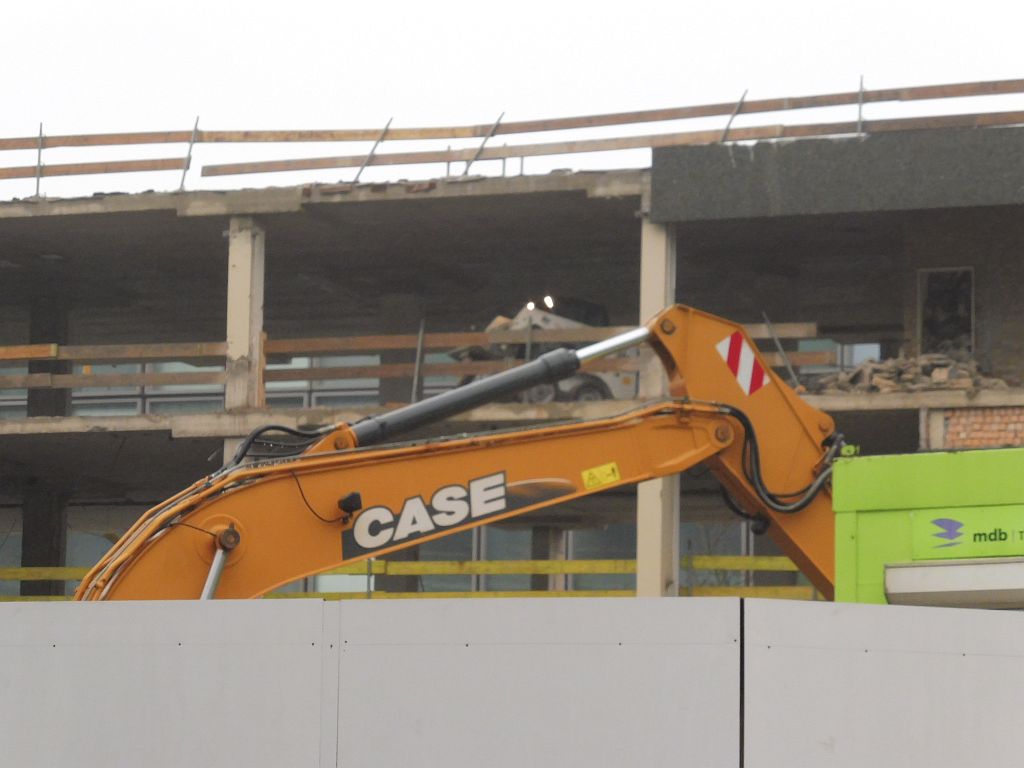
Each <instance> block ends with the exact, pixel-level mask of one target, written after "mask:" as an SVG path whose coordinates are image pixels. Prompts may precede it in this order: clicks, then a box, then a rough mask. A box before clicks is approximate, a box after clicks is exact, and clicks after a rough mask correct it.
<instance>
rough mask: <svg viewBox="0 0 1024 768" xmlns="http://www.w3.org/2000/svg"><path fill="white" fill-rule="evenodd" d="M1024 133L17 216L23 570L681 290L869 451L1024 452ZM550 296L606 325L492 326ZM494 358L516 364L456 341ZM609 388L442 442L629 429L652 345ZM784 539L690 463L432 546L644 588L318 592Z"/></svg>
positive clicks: (699, 581) (16, 460) (671, 147)
mask: <svg viewBox="0 0 1024 768" xmlns="http://www.w3.org/2000/svg"><path fill="white" fill-rule="evenodd" d="M1019 85H1020V84H1018V85H1017V86H1015V87H1017V88H1018V90H1019V89H1020V88H1019ZM990 92H998V91H992V90H991V88H990ZM1004 92H1005V91H1004ZM952 95H955V94H952ZM864 97H865V94H863V93H862V94H860V98H861V99H864ZM896 98H900V97H896ZM847 103H849V102H847ZM738 109H739V107H737V111H738ZM765 111H767V110H765ZM725 114H728V112H726V113H725ZM997 114H1000V115H1004V114H1007V113H997ZM1013 114H1016V117H1005V118H1000V119H999V120H996V119H992V118H989V119H987V120H983V119H979V117H978V116H976V115H973V116H966V117H965V116H956V117H955V118H948V119H946V120H945V122H943V120H942V119H939V118H933V119H931V122H920V121H919V122H916V123H915V122H914V121H913V120H910V119H908V120H905V121H904V124H901V125H890V126H886V125H882V124H881V123H884V122H885V121H879V125H877V126H872V125H870V124H865V125H857V128H858V130H852V129H850V128H849V127H846V128H837V127H835V126H831V127H830V128H829V130H824V129H823V130H820V131H818V132H817V134H815V133H814V132H812V131H808V130H804V131H803V133H800V132H797V133H796V134H795V135H794V134H786V133H785V132H782V133H779V134H777V135H769V134H758V133H757V132H756V131H755V130H754V129H751V128H746V129H736V131H735V133H733V134H729V133H728V132H729V128H728V126H727V127H726V132H725V133H723V134H722V135H721V136H720V137H719V138H718V140H713V141H712V140H703V141H696V140H695V141H684V140H681V139H676V140H675V141H665V142H663V143H657V142H648V145H650V146H653V147H654V150H653V155H652V162H651V167H650V168H649V169H643V170H609V171H592V172H575V173H572V172H564V173H563V172H558V173H548V174H544V175H516V176H506V175H502V176H472V175H469V174H467V175H464V176H459V177H452V176H446V177H443V178H438V179H436V180H431V181H416V182H395V183H364V184H360V183H345V184H319V183H315V184H305V185H300V186H292V187H273V188H262V189H244V190H233V191H224V192H209V191H195V192H184V191H183V192H176V193H160V192H146V193H138V194H124V195H96V196H93V197H90V198H82V199H62V200H58V199H45V198H33V199H27V200H14V201H10V202H5V203H0V345H2V346H0V361H2V362H0V498H2V503H3V509H2V510H0V564H3V565H7V566H14V565H23V566H37V565H38V566H55V565H71V566H84V565H90V564H91V563H93V562H94V561H95V560H96V558H97V557H98V556H99V555H100V554H101V553H102V552H103V551H105V550H106V548H107V547H108V546H109V542H110V539H111V537H112V536H116V535H119V534H120V533H121V532H123V531H124V530H125V529H126V528H127V526H128V525H129V524H130V523H131V521H132V520H134V518H135V517H136V516H137V515H138V514H139V513H140V512H141V511H143V510H144V509H145V508H147V507H149V506H151V505H152V504H154V503H156V502H158V501H160V500H162V499H164V498H166V497H168V496H170V495H171V494H173V493H174V492H176V491H177V490H178V489H180V488H181V487H184V486H185V485H187V484H189V483H190V482H192V481H193V480H195V479H196V478H199V477H201V476H203V475H205V474H208V473H209V472H211V471H213V470H214V469H216V468H217V467H218V466H220V464H221V462H222V461H223V460H224V457H225V454H228V455H230V453H231V452H232V451H233V449H234V446H235V445H236V444H237V442H238V441H239V440H240V439H241V438H242V437H244V436H245V435H246V434H247V433H248V432H250V431H251V430H252V429H254V428H256V427H258V426H261V425H264V424H268V423H277V424H284V425H288V426H293V427H294V426H309V425H321V424H328V423H337V422H352V421H355V420H358V419H359V418H361V417H363V416H365V415H367V414H372V413H379V412H381V411H382V410H384V409H386V408H387V407H388V406H389V405H393V404H396V403H405V402H410V401H411V400H415V399H418V398H422V397H425V396H429V395H431V394H433V393H436V392H440V391H443V390H446V389H450V388H452V387H455V386H458V385H459V384H460V383H462V382H464V381H466V380H467V378H472V377H474V376H480V375H486V374H487V373H488V372H493V371H495V370H500V369H502V368H504V367H508V366H510V365H513V364H515V363H516V362H517V361H522V360H525V359H530V358H532V357H533V356H535V355H536V354H537V353H538V352H539V351H540V350H541V349H542V348H544V349H546V348H548V347H549V346H550V345H552V344H556V343H566V342H567V343H579V342H583V341H586V340H587V339H593V338H599V337H600V335H601V334H602V333H604V335H608V334H609V333H611V332H612V331H610V330H607V329H606V328H605V326H608V327H612V328H621V327H625V326H632V325H636V324H637V323H639V322H641V321H643V320H645V319H646V318H648V317H650V316H651V315H653V314H654V313H655V312H657V311H658V310H659V309H661V308H662V307H663V306H665V305H666V304H669V303H672V302H681V303H685V304H689V305H692V306H695V307H698V308H701V309H704V310H708V311H710V312H713V313H716V314H719V315H722V316H724V317H727V318H730V319H732V320H736V321H739V322H742V323H745V324H747V325H748V329H749V330H750V331H751V334H752V335H753V336H755V337H757V338H758V339H759V340H760V343H761V347H762V350H763V351H765V352H767V353H770V355H771V361H772V363H773V364H775V365H777V366H778V368H777V370H778V371H779V372H781V373H783V374H784V376H785V377H786V378H787V379H789V380H790V381H792V383H793V384H794V385H795V386H798V387H801V388H802V391H803V393H804V394H803V396H804V397H805V398H807V400H808V401H810V402H812V403H813V404H814V405H815V406H816V407H818V408H821V409H823V410H825V411H827V412H829V413H831V414H832V415H834V417H835V419H836V421H837V423H838V425H839V428H840V429H841V430H842V431H843V432H844V434H845V435H846V438H847V440H848V441H849V442H851V443H854V444H856V445H859V446H860V448H861V450H862V452H865V453H903V452H913V451H917V450H922V449H923V450H929V449H938V448H960V447H978V446H995V445H1021V444H1024V389H1022V388H1021V376H1022V364H1024V341H1022V339H1024V333H1021V330H1022V328H1020V327H1019V326H1020V325H1021V324H1022V323H1024V320H1021V319H1020V313H1019V312H1018V311H1017V304H1018V300H1017V293H1018V292H1019V287H1020V286H1021V285H1022V284H1024V279H1022V278H1024V274H1022V272H1024V263H1022V261H1021V259H1020V258H1019V256H1018V252H1019V250H1020V248H1021V244H1022V243H1024V223H1022V222H1024V219H1022V216H1021V210H1022V206H1024V180H1022V170H1021V164H1020V163H1019V162H1017V161H1016V158H1018V157H1020V156H1021V154H1022V150H1024V127H1020V124H1024V116H1022V115H1021V114H1019V113H1013ZM734 115H735V113H734ZM734 115H733V116H734ZM968 118H970V119H968ZM730 123H731V119H730ZM805 128H806V126H805ZM872 128H876V129H877V130H872ZM535 130H539V129H535ZM493 132H494V131H493V130H492V131H491V133H493ZM485 135H490V134H485ZM648 138H649V137H648ZM705 138H706V137H705ZM485 141H486V140H485ZM2 146H3V145H2V144H0V148H2ZM637 146H640V145H639V144H637ZM375 148H376V147H375ZM480 150H482V152H481V151H478V152H477V153H476V154H477V155H479V156H481V157H482V158H483V159H487V157H489V155H486V154H483V152H486V151H488V150H486V149H485V148H484V146H483V145H481V147H480ZM371 157H372V153H371ZM453 157H454V159H455V160H460V159H461V160H462V161H466V162H469V163H471V162H474V161H475V160H476V158H475V157H473V156H472V153H470V154H467V155H465V156H462V155H453ZM467 167H468V166H467ZM40 171H41V169H37V172H40ZM544 297H549V298H550V300H551V301H550V303H551V304H553V307H552V311H553V313H555V314H559V313H565V314H566V315H575V316H576V317H577V318H579V319H580V320H581V322H582V326H583V327H582V328H581V329H579V332H578V333H577V334H576V335H575V337H574V336H573V334H572V333H563V334H562V336H561V337H559V336H558V334H557V333H556V332H551V331H548V332H546V333H547V335H546V336H545V331H543V329H540V330H538V331H537V332H536V334H535V335H534V332H533V331H532V330H530V331H527V332H525V333H522V332H520V333H519V335H515V334H512V335H508V332H506V336H504V337H503V336H501V331H500V330H499V331H497V332H495V331H494V329H493V328H492V329H491V332H490V333H489V332H488V325H489V324H490V323H491V321H492V320H493V319H494V318H495V316H498V315H504V316H513V315H515V314H516V313H517V312H518V311H519V310H520V309H521V308H522V307H523V306H524V305H526V304H527V302H530V301H532V302H536V303H538V305H539V304H540V302H542V300H543V298H544ZM542 308H543V307H542ZM591 326H595V327H596V328H597V329H599V330H598V331H596V333H597V334H598V335H597V336H594V335H593V334H594V333H595V330H594V328H591ZM588 334H590V335H588ZM545 345H547V346H545ZM465 348H484V349H485V350H486V351H487V352H488V354H487V355H486V357H485V358H481V357H479V356H477V357H473V356H472V355H470V356H469V357H466V356H459V355H457V354H453V352H456V351H457V350H459V349H465ZM606 373H617V374H618V375H619V376H620V379H619V381H620V383H622V382H625V384H624V386H625V391H622V390H620V389H616V390H615V391H612V388H611V387H610V386H609V385H608V384H607V383H602V382H603V381H604V380H603V379H602V378H601V377H600V375H598V374H593V375H592V376H593V379H594V380H593V381H592V382H591V386H590V388H589V389H588V388H584V387H581V386H576V387H574V388H571V389H550V390H547V391H542V392H530V393H526V394H525V395H523V396H521V397H520V398H518V399H516V400H511V401H505V402H496V403H492V404H489V405H486V406H483V407H480V408H477V409H475V410H473V411H471V412H469V413H467V414H464V415H462V416H459V417H457V418H454V419H452V420H450V421H448V422H446V423H445V424H443V425H438V426H437V427H436V428H433V429H432V430H431V431H429V432H425V433H424V434H423V435H422V436H429V435H436V434H441V433H454V432H467V431H488V430H496V429H504V428H508V427H516V426H525V425H531V424H539V423H544V422H549V421H554V420H564V419H578V418H587V417H595V416H604V415H610V414H613V413H619V412H622V411H624V410H626V409H627V408H629V407H633V406H636V405H638V404H639V403H640V402H642V401H644V400H648V399H652V398H656V397H660V396H662V395H663V386H664V385H663V381H662V376H661V374H659V373H658V372H657V370H656V369H653V368H652V367H651V366H650V365H649V364H648V362H647V360H646V358H642V357H640V358H636V357H623V358H621V359H619V360H618V361H617V363H616V364H615V365H614V366H612V367H611V368H609V369H608V370H607V371H606ZM638 508H639V509H640V510H641V516H646V519H647V523H645V524H644V525H643V526H641V528H640V533H639V535H638V533H637V530H638V528H637V520H638ZM666 537H669V538H671V539H672V540H673V542H672V544H673V546H671V547H669V548H667V549H666V547H664V546H663V544H664V542H665V540H666ZM676 546H677V547H678V554H677V553H676V551H675V550H674V547H676ZM666 551H667V552H668V555H667V556H666V555H665V554H663V553H665V552H666ZM774 551H775V550H774V549H773V548H772V545H771V543H770V542H769V541H767V540H766V539H762V538H760V537H755V536H754V535H753V533H752V532H751V530H750V526H749V523H748V521H745V520H743V519H740V518H737V517H735V516H734V515H732V514H731V512H730V511H729V509H728V507H727V505H726V504H725V503H724V502H723V500H722V499H721V496H720V494H719V490H718V487H717V483H716V482H715V481H714V480H713V479H712V478H711V477H710V476H708V475H707V473H703V474H702V473H700V472H691V473H687V474H685V475H684V476H683V477H681V478H680V479H678V480H676V479H671V480H659V481H650V482H649V483H645V484H643V485H642V486H641V487H640V489H639V491H637V492H634V491H632V490H629V491H612V492H608V493H606V494H600V495H598V496H595V497H591V498H588V499H585V500H579V501H576V502H572V503H569V504H566V505H562V506H557V507H553V508H551V509H549V510H546V511H543V512H537V513H532V514H530V515H528V516H525V517H523V518H520V519H518V520H516V521H515V522H509V523H505V524H501V525H492V526H485V527H483V528H479V529H476V530H474V531H470V532H465V533H462V534H458V535H456V536H451V537H448V538H446V539H441V540H438V541H434V542H429V543H427V544H424V545H422V546H421V547H420V548H419V549H418V550H416V551H414V552H413V554H411V555H408V554H407V555H405V556H407V557H415V558H419V559H423V560H432V559H433V560H477V559H479V560H515V559H547V558H551V559H588V558H590V559H611V558H632V557H634V556H635V555H638V559H639V560H640V561H641V566H640V572H639V576H638V577H636V578H634V577H633V576H632V575H599V574H577V575H571V576H564V575H559V576H530V575H487V576H480V575H472V576H429V575H428V576H420V577H409V576H377V577H376V578H374V579H372V584H368V581H371V580H370V578H369V577H365V576H364V577H362V578H360V577H355V576H346V577H327V579H326V580H323V581H321V582H320V583H319V584H318V585H312V584H306V585H298V586H297V587H296V588H297V589H302V590H305V591H310V590H312V589H314V588H319V589H330V590H334V589H341V590H346V589H356V590H363V589H367V588H371V587H372V589H374V590H390V591H400V592H401V591H421V590H445V591H447V590H467V589H472V590H480V591H500V590H527V589H535V590H536V589H559V590H565V589H575V590H587V589H595V590H600V589H616V588H619V589H632V588H634V587H636V588H637V589H639V590H640V591H641V592H643V591H645V590H646V593H648V594H651V593H654V594H659V593H661V592H662V591H663V590H664V588H665V587H664V584H665V583H666V582H665V579H664V578H663V577H664V574H665V573H666V570H668V571H669V572H670V577H669V578H668V583H670V586H671V588H672V589H675V585H674V583H672V582H673V580H678V581H679V582H680V584H681V586H682V588H684V589H687V588H691V589H695V588H697V587H700V586H701V585H706V584H708V583H721V584H729V583H733V581H734V579H735V578H737V577H738V576H737V574H732V575H727V574H715V573H710V574H708V573H704V574H695V573H691V572H688V571H686V570H685V569H684V570H683V571H682V572H680V571H679V569H678V562H679V556H678V555H679V554H681V555H683V556H686V555H694V556H696V555H705V554H755V553H757V554H760V553H769V554H770V553H773V552H774ZM645 563H653V565H651V566H646V565H644V564H645ZM741 578H744V579H752V578H755V577H752V576H750V575H746V576H741ZM756 578H758V579H760V580H761V581H759V582H758V583H771V581H770V580H771V578H774V579H776V580H778V579H782V580H784V581H786V582H787V583H790V584H792V583H793V579H794V578H795V574H783V575H775V576H772V577H769V576H763V575H762V576H759V577H756ZM332 579H333V580H332ZM645 579H648V581H647V582H645ZM18 589H19V586H18V585H17V584H15V583H13V582H7V590H6V591H7V593H14V592H16V591H17V590H18ZM20 589H21V590H22V591H23V594H33V593H44V594H63V593H64V592H65V584H64V583H63V582H25V583H23V584H22V585H21V587H20Z"/></svg>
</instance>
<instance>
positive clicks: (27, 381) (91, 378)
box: [0, 371, 227, 389]
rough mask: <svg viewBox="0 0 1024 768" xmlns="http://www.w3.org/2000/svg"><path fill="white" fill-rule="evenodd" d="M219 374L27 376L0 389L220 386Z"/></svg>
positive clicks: (5, 381)
mask: <svg viewBox="0 0 1024 768" xmlns="http://www.w3.org/2000/svg"><path fill="white" fill-rule="evenodd" d="M226 378H227V374H225V373H224V372H223V371H195V372H192V371H187V372H182V373H75V374H51V373H30V374H28V375H27V376H0V389H47V388H52V389H86V388H89V387H143V386H149V387H157V386H171V385H187V384H193V385H194V384H223V383H224V382H225V380H226Z"/></svg>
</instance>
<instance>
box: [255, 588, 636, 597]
mask: <svg viewBox="0 0 1024 768" xmlns="http://www.w3.org/2000/svg"><path fill="white" fill-rule="evenodd" d="M634 594H635V593H634V592H633V590H631V589H574V590H567V591H565V592H546V591H540V590H538V591H536V592H534V591H531V590H509V591H507V592H499V591H494V592H371V593H370V594H369V595H368V594H367V593H366V592H274V593H271V594H269V595H267V597H268V598H273V599H286V600H287V599H297V598H314V599H319V600H422V599H436V598H445V597H447V598H454V597H457V598H460V599H461V598H466V597H468V598H477V597H633V596H634Z"/></svg>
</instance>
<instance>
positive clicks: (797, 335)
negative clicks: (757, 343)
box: [743, 323, 818, 339]
mask: <svg viewBox="0 0 1024 768" xmlns="http://www.w3.org/2000/svg"><path fill="white" fill-rule="evenodd" d="M743 330H745V331H746V332H747V335H748V336H749V337H750V338H752V339H770V338H771V337H772V335H771V332H770V331H769V330H768V326H767V325H765V324H764V323H750V324H749V325H744V326H743ZM772 330H773V331H775V335H776V336H778V337H779V338H780V339H815V338H817V337H818V324H817V323H772Z"/></svg>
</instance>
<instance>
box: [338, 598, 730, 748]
mask: <svg viewBox="0 0 1024 768" xmlns="http://www.w3.org/2000/svg"><path fill="white" fill-rule="evenodd" d="M341 616H342V618H341V637H342V654H341V686H342V697H341V707H340V710H341V712H340V714H341V718H340V722H341V725H340V733H341V743H340V747H339V752H340V756H341V762H340V764H341V765H346V766H369V765H426V764H431V765H445V766H452V767H453V768H454V767H456V766H466V767H467V768H469V766H473V767H476V766H481V765H486V766H489V767H490V768H500V767H501V766H512V767H514V768H521V767H522V766H526V765H529V766H567V765H586V766H595V767H596V766H628V765H643V766H662V765H665V766H667V765H681V764H686V765H700V766H707V767H711V766H735V765H737V763H738V734H739V720H738V718H739V698H738V691H739V687H738V685H739V601H737V600H733V599H721V600H659V599H636V600H615V599H607V600H602V599H576V600H574V599H565V600H514V599H503V600H429V601H415V602H409V601H401V602H400V601H394V602H384V601H381V602H377V603H345V604H343V605H342V614H341Z"/></svg>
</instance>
